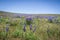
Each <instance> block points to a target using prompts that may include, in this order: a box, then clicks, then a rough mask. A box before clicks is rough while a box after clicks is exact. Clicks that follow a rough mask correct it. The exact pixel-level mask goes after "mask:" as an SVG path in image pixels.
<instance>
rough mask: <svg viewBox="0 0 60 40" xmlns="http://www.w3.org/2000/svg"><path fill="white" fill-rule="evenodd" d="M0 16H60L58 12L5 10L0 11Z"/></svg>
mask: <svg viewBox="0 0 60 40" xmlns="http://www.w3.org/2000/svg"><path fill="white" fill-rule="evenodd" d="M0 16H4V17H17V16H20V17H21V16H25V17H27V16H60V14H24V13H12V12H5V11H0Z"/></svg>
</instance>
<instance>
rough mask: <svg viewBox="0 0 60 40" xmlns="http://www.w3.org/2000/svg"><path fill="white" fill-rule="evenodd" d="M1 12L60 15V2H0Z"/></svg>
mask: <svg viewBox="0 0 60 40" xmlns="http://www.w3.org/2000/svg"><path fill="white" fill-rule="evenodd" d="M0 11H7V12H14V13H26V14H36V13H38V14H60V1H59V0H0Z"/></svg>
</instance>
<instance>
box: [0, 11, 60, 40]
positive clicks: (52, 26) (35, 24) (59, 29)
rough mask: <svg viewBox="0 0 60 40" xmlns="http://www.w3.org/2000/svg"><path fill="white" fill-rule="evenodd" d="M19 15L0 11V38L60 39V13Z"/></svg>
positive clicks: (20, 39) (4, 39)
mask: <svg viewBox="0 0 60 40" xmlns="http://www.w3.org/2000/svg"><path fill="white" fill-rule="evenodd" d="M2 13H3V14H2ZM13 15H14V16H13ZM16 15H17V16H16ZM21 15H22V16H21ZM21 15H20V14H19V15H18V14H9V13H7V14H6V13H5V14H4V12H0V40H60V14H50V15H49V14H45V15H44V14H39V15H38V14H37V15H34V14H30V18H31V19H32V20H31V21H32V23H30V22H31V21H30V22H28V23H30V24H29V25H28V24H27V23H26V22H27V21H26V18H27V17H29V14H28V15H27V14H25V15H24V14H21ZM31 15H32V16H31ZM20 16H21V17H20Z"/></svg>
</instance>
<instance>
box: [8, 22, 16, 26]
mask: <svg viewBox="0 0 60 40" xmlns="http://www.w3.org/2000/svg"><path fill="white" fill-rule="evenodd" d="M7 23H8V22H7ZM10 26H17V23H16V22H10Z"/></svg>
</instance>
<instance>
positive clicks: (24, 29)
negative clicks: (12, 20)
mask: <svg viewBox="0 0 60 40" xmlns="http://www.w3.org/2000/svg"><path fill="white" fill-rule="evenodd" d="M23 31H24V32H25V31H26V24H24V28H23Z"/></svg>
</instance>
